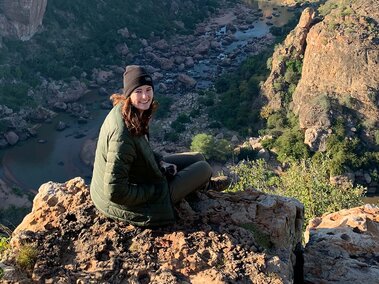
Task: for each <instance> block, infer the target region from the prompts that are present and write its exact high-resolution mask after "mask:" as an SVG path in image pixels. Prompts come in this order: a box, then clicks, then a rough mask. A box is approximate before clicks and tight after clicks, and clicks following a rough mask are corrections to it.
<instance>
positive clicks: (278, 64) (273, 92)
mask: <svg viewBox="0 0 379 284" xmlns="http://www.w3.org/2000/svg"><path fill="white" fill-rule="evenodd" d="M314 17H315V11H314V10H313V9H311V8H306V9H305V10H304V11H303V13H302V15H301V17H300V20H299V23H298V24H297V26H296V27H295V29H294V30H292V31H291V32H290V33H289V34H288V36H287V38H286V39H285V41H284V43H282V44H281V45H279V46H278V47H277V48H276V50H275V52H274V54H273V56H272V65H271V73H270V75H269V77H268V78H267V80H266V81H265V83H264V85H263V86H262V92H263V95H264V96H265V97H266V98H267V99H268V108H269V109H270V110H269V111H270V112H273V111H278V110H280V109H281V108H282V107H283V101H282V100H283V98H282V93H281V89H279V87H277V86H275V85H276V84H278V83H279V80H280V79H281V78H283V77H284V76H285V73H286V68H285V63H286V61H289V60H299V59H301V58H302V56H303V54H304V50H305V47H306V45H305V41H306V38H307V35H308V32H309V29H310V26H311V24H312V20H313V19H314ZM280 84H283V83H282V82H280Z"/></svg>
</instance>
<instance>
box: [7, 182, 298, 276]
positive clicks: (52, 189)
mask: <svg viewBox="0 0 379 284" xmlns="http://www.w3.org/2000/svg"><path fill="white" fill-rule="evenodd" d="M176 212H177V216H178V217H177V223H176V224H175V225H173V226H166V227H161V228H150V229H142V228H136V227H133V226H131V225H128V224H125V223H122V222H117V221H114V220H111V219H109V218H106V217H104V216H103V215H101V214H99V212H98V211H97V210H96V209H95V208H94V206H93V204H92V202H91V200H90V196H89V188H88V186H87V185H85V183H84V181H83V180H82V179H81V178H75V179H73V180H70V181H68V182H66V183H64V184H58V183H53V182H49V183H46V184H44V185H42V186H41V187H40V189H39V192H38V194H37V196H36V197H35V199H34V203H33V210H32V212H31V213H30V214H29V215H27V216H26V217H25V219H24V220H23V222H22V223H21V224H20V225H19V226H18V227H17V228H16V230H15V231H14V232H13V235H12V240H11V247H12V249H11V252H10V253H9V254H8V256H7V261H5V262H4V264H6V265H7V266H8V268H7V269H6V270H5V272H6V273H5V279H3V281H5V283H10V282H11V281H16V282H17V281H26V282H27V281H33V282H41V283H42V282H43V283H79V282H84V283H87V282H91V283H92V282H93V283H207V282H208V283H292V281H293V279H294V270H293V266H294V264H295V255H294V250H295V247H296V246H298V245H299V243H300V242H301V228H302V223H303V206H302V205H301V204H300V203H299V202H298V201H296V200H293V199H288V198H283V197H278V196H270V195H266V194H263V193H260V192H256V191H252V190H247V191H244V192H239V193H217V192H212V191H209V192H202V193H198V194H197V196H193V197H191V201H188V202H187V201H182V202H181V203H180V204H179V205H178V206H177V207H176ZM25 245H32V246H34V247H35V249H36V250H37V252H38V257H37V258H36V259H34V262H33V266H32V268H31V270H30V271H29V274H28V275H29V276H28V275H27V274H23V273H22V272H21V271H18V270H17V268H13V269H12V268H11V267H12V266H14V261H15V255H17V252H18V251H19V250H20V249H21V248H22V247H23V246H25ZM7 281H8V282H7Z"/></svg>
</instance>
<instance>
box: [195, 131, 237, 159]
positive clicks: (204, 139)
mask: <svg viewBox="0 0 379 284" xmlns="http://www.w3.org/2000/svg"><path fill="white" fill-rule="evenodd" d="M191 150H192V151H195V152H200V153H202V154H203V155H204V156H205V158H207V159H210V160H215V161H226V160H227V158H228V157H229V156H230V155H231V147H230V144H229V142H228V141H226V140H225V139H219V140H217V139H215V138H214V137H213V136H212V135H209V134H205V133H200V134H197V135H195V136H194V137H193V138H192V143H191Z"/></svg>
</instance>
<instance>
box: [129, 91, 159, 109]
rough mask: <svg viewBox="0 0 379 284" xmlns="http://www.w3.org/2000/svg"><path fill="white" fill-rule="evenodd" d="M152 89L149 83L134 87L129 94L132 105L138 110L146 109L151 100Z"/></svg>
mask: <svg viewBox="0 0 379 284" xmlns="http://www.w3.org/2000/svg"><path fill="white" fill-rule="evenodd" d="M153 97H154V91H153V88H152V87H151V86H149V85H143V86H140V87H138V88H136V89H135V90H134V91H133V92H132V94H131V95H130V100H131V102H132V105H133V106H134V107H135V108H137V109H138V110H140V111H144V110H148V109H149V108H150V105H151V103H152V101H153Z"/></svg>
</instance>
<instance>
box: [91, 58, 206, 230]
mask: <svg viewBox="0 0 379 284" xmlns="http://www.w3.org/2000/svg"><path fill="white" fill-rule="evenodd" d="M111 99H112V101H113V105H114V107H113V109H112V110H111V111H110V112H109V114H108V116H107V117H106V118H105V120H104V123H103V125H102V127H101V130H100V134H99V140H98V142H97V148H96V156H95V163H94V169H93V176H92V182H91V198H92V200H93V202H94V204H95V206H96V208H97V209H98V210H100V211H101V212H102V213H104V214H105V215H107V216H109V217H111V218H115V219H118V220H122V221H126V222H129V223H131V224H133V225H138V226H156V225H165V224H170V223H172V222H173V221H174V214H173V208H172V204H173V203H176V202H178V201H180V200H181V199H182V198H184V197H185V196H186V195H188V194H189V193H191V192H193V191H195V190H197V189H200V188H205V187H206V186H207V184H208V182H209V180H210V177H211V175H212V171H211V167H210V166H209V164H208V163H207V162H206V161H205V160H204V158H203V156H202V155H201V154H199V153H183V154H177V155H172V156H168V157H165V158H164V159H162V158H160V157H159V155H155V154H154V152H153V150H152V149H151V147H150V145H149V141H148V134H149V133H148V132H149V122H150V119H151V116H152V113H153V111H154V110H155V109H156V107H157V103H156V102H155V101H154V85H153V80H152V78H151V76H150V75H149V74H148V73H147V72H146V70H145V69H144V68H142V67H141V66H137V65H130V66H127V67H126V69H125V72H124V89H123V94H122V95H113V96H112V97H111ZM165 172H166V173H169V175H170V178H169V181H168V178H166V176H165V174H164V173H165Z"/></svg>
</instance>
